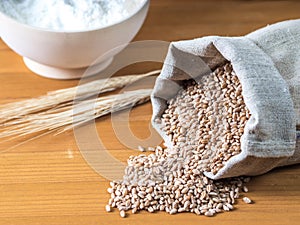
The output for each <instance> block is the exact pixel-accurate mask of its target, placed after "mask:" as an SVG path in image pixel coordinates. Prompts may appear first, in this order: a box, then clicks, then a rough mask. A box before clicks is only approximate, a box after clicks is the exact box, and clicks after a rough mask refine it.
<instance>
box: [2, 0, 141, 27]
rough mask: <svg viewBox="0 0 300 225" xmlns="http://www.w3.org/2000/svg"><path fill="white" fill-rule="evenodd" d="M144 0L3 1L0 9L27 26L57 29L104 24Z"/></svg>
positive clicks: (127, 14) (133, 9) (128, 13)
mask: <svg viewBox="0 0 300 225" xmlns="http://www.w3.org/2000/svg"><path fill="white" fill-rule="evenodd" d="M143 2H145V0H46V1H41V0H5V1H0V10H1V11H2V12H3V13H5V14H6V15H8V16H10V17H12V18H14V19H16V20H18V21H20V22H22V23H25V24H28V25H31V26H35V27H40V28H48V29H52V30H57V31H79V30H86V29H94V28H100V27H104V26H106V25H110V24H113V23H115V22H118V21H120V20H122V18H125V17H127V16H129V15H131V14H133V13H134V12H135V11H136V10H137V9H138V7H139V6H141V4H142V3H143Z"/></svg>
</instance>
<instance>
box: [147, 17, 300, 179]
mask: <svg viewBox="0 0 300 225" xmlns="http://www.w3.org/2000/svg"><path fill="white" fill-rule="evenodd" d="M226 60H228V61H230V62H231V64H232V66H233V69H234V70H235V72H236V74H237V76H238V77H239V79H240V82H241V85H242V87H243V93H242V94H243V97H244V100H245V103H246V106H247V107H248V109H249V110H250V112H251V118H250V119H249V121H248V122H247V124H246V127H245V132H244V135H243V136H242V139H241V149H242V152H241V153H240V154H238V155H236V156H233V157H232V158H231V159H229V161H227V163H226V165H225V166H224V167H223V168H222V169H221V170H219V172H218V173H217V174H216V175H213V174H212V173H206V175H207V176H208V177H210V178H212V179H219V178H225V177H233V176H240V175H258V174H263V173H265V172H267V171H269V170H271V169H273V168H275V167H278V166H283V165H290V164H296V163H300V131H297V130H296V126H297V128H298V130H300V128H299V127H300V20H291V21H285V22H281V23H277V24H274V25H271V26H267V27H265V28H262V29H260V30H257V31H255V32H253V33H250V34H248V35H246V36H243V37H218V36H210V37H203V38H199V39H195V40H189V41H179V42H173V43H171V44H170V47H169V51H168V54H167V57H166V59H165V62H164V66H163V69H162V72H161V74H160V76H159V77H158V78H157V80H156V83H155V87H154V92H153V94H152V96H151V100H152V105H153V117H152V124H153V126H154V127H155V128H156V130H157V131H158V132H159V133H160V135H161V136H162V137H163V138H164V140H165V142H166V144H167V145H168V146H169V147H171V146H170V145H171V142H170V140H169V139H168V137H167V135H166V134H165V133H164V132H163V130H162V123H161V115H162V113H163V111H164V110H165V109H166V104H167V100H168V99H170V98H172V97H174V96H175V95H176V93H177V92H178V90H179V89H180V88H181V83H182V82H183V81H184V80H188V79H191V78H197V77H199V76H203V75H204V74H207V73H208V72H210V71H212V70H214V69H215V68H216V67H217V66H218V65H221V64H223V63H224V62H225V61H226ZM296 140H297V141H296ZM296 142H297V145H296Z"/></svg>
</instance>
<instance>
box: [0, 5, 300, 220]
mask: <svg viewBox="0 0 300 225" xmlns="http://www.w3.org/2000/svg"><path fill="white" fill-rule="evenodd" d="M298 17H300V1H250V0H249V1H199V0H185V1H183V0H181V1H175V0H152V1H151V6H150V11H149V14H148V17H147V20H146V22H145V24H144V26H143V27H142V29H141V30H140V32H139V33H138V35H137V36H136V38H135V40H164V41H172V40H181V39H191V38H195V37H200V36H205V35H243V34H246V33H248V32H250V31H252V30H254V29H257V28H260V27H262V26H265V25H267V24H271V23H274V22H277V21H281V20H286V19H293V18H298ZM149 69H151V65H148V66H147V67H144V68H142V67H137V68H136V69H133V68H132V69H128V70H127V72H128V71H129V72H143V71H146V70H149ZM77 83H78V81H76V80H75V81H74V80H73V81H57V80H50V79H45V78H42V77H39V76H37V75H35V74H34V73H32V72H30V71H29V70H28V69H27V68H26V67H25V65H24V64H23V61H22V58H21V57H20V56H19V55H17V54H16V53H14V52H13V51H12V50H10V49H9V48H8V47H7V46H6V45H5V44H4V43H3V42H2V41H1V42H0V90H1V92H0V101H1V103H4V102H11V101H17V100H21V99H25V98H30V97H37V96H39V95H42V94H45V93H46V92H47V91H50V90H56V89H60V88H66V87H71V86H75V85H76V84H77ZM150 117H151V104H150V103H148V104H145V105H142V106H139V107H137V108H135V109H133V110H132V112H131V117H130V118H131V119H130V126H131V128H132V130H133V132H134V133H135V135H136V136H138V137H140V138H146V137H147V136H148V135H149V130H148V126H149V120H150ZM96 125H97V130H98V133H99V137H100V138H101V140H102V141H103V143H104V144H105V146H106V147H107V148H108V149H109V151H110V153H111V154H112V155H113V156H115V157H116V158H118V159H119V160H120V161H123V162H125V161H126V159H127V157H128V156H129V155H131V154H137V153H136V152H135V151H133V150H129V149H127V148H126V147H125V146H123V145H122V143H120V142H119V141H118V139H117V138H116V137H115V133H114V131H113V129H112V125H111V120H110V117H109V116H107V117H105V118H103V119H100V120H98V121H97V122H96ZM120 126H122V123H120ZM19 141H20V140H19ZM17 143H18V141H8V142H4V143H1V144H0V148H1V155H0V224H5V225H10V224H13V225H22V224H28V225H29V224H30V225H35V224H45V225H46V224H47V225H50V224H53V225H54V224H55V225H61V224H81V225H84V224H86V225H94V224H99V225H100V224H101V225H103V224H128V225H132V224H186V225H188V224H203V225H205V224H244V225H246V224H272V225H276V224H278V225H285V224H299V223H300V222H299V221H300V165H295V166H291V167H286V168H279V169H275V170H273V171H271V172H269V173H268V174H265V175H262V176H258V177H255V178H253V179H252V181H251V182H250V184H249V189H250V192H249V194H248V196H249V197H251V198H252V199H253V200H254V201H255V204H252V205H246V204H244V203H243V202H242V201H239V202H238V204H237V205H236V209H235V210H234V211H232V212H229V213H222V214H218V215H217V216H215V217H213V218H206V217H204V216H196V215H194V214H189V213H183V214H177V215H173V216H171V215H168V214H166V213H161V212H160V213H155V214H150V213H146V212H141V213H139V214H136V215H130V216H129V217H128V218H126V219H122V218H120V217H119V215H118V213H117V212H116V211H115V212H113V213H109V214H108V213H106V212H105V210H104V206H105V204H106V202H107V200H108V198H109V195H108V194H107V193H106V189H107V187H108V180H106V179H105V178H103V177H102V176H101V175H99V174H98V173H96V172H95V171H94V170H93V168H91V167H90V166H89V165H88V164H87V162H86V161H85V160H84V159H83V157H82V155H81V153H80V151H79V149H78V147H77V145H76V141H75V138H74V135H73V133H72V132H68V133H65V134H61V135H59V136H55V137H54V136H52V135H46V136H44V137H41V138H39V139H36V140H33V141H31V142H28V143H25V144H23V145H21V146H18V147H15V148H12V149H9V150H7V149H8V148H10V147H11V146H13V145H16V144H17ZM5 150H7V151H5Z"/></svg>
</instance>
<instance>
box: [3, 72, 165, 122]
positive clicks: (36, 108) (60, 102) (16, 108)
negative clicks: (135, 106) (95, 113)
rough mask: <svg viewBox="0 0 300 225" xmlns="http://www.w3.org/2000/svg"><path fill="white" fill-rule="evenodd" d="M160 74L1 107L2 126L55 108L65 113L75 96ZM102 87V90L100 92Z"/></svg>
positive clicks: (103, 81) (99, 82)
mask: <svg viewBox="0 0 300 225" xmlns="http://www.w3.org/2000/svg"><path fill="white" fill-rule="evenodd" d="M159 72H160V70H156V71H152V72H149V73H145V74H139V75H126V76H119V77H113V78H109V79H100V80H95V81H91V82H89V83H86V84H82V85H80V86H78V87H71V88H66V89H61V90H56V91H52V92H49V93H47V95H44V96H40V97H38V98H32V99H27V100H23V101H19V102H12V103H7V104H4V105H1V106H0V124H1V125H3V123H5V122H7V121H10V120H14V119H18V118H21V117H23V116H25V115H29V114H33V113H37V112H41V111H45V110H51V109H53V108H61V111H62V112H63V111H64V110H65V108H64V107H66V106H70V105H72V102H73V100H74V97H75V96H76V97H77V98H78V97H80V98H87V97H89V96H93V95H96V94H100V93H104V92H108V91H113V90H116V89H118V88H121V87H124V86H126V85H127V84H131V83H133V82H135V81H137V80H140V79H142V78H144V77H147V76H151V75H155V74H158V73H159ZM100 87H101V89H100V90H99V88H100ZM38 115H40V114H38ZM37 119H38V118H37Z"/></svg>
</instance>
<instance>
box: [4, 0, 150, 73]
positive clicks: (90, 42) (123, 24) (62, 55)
mask: <svg viewBox="0 0 300 225" xmlns="http://www.w3.org/2000/svg"><path fill="white" fill-rule="evenodd" d="M148 8H149V0H145V1H144V2H143V3H142V5H141V6H140V7H139V8H138V9H137V11H136V12H135V13H133V14H132V15H130V16H129V17H126V18H124V19H123V20H122V21H119V22H117V23H115V24H112V25H109V26H106V27H101V28H99V29H91V30H85V31H78V32H77V31H76V32H61V31H52V30H49V29H41V28H37V27H32V26H29V25H26V24H23V23H20V22H18V21H16V20H14V19H12V18H10V17H8V16H6V15H5V14H4V13H1V12H0V36H1V38H2V39H3V41H4V42H5V43H6V44H7V45H8V46H9V47H10V48H11V49H13V50H14V51H15V52H16V53H18V54H19V55H21V56H23V58H24V62H25V64H26V65H27V67H28V68H29V69H30V70H32V71H33V72H35V73H37V74H39V75H41V76H45V77H49V78H55V79H75V78H80V77H81V76H82V75H83V74H84V73H85V71H86V69H87V67H89V66H91V65H92V64H93V62H94V61H95V60H96V59H97V62H100V63H98V64H96V65H93V68H92V69H91V68H89V70H88V71H90V73H91V74H85V76H87V75H93V74H95V73H97V72H99V71H101V70H103V69H105V68H106V67H107V66H108V65H109V64H110V63H111V62H112V59H113V56H114V55H116V54H117V53H118V52H119V51H121V48H118V49H117V50H115V51H111V50H112V49H115V48H116V47H119V46H124V47H125V46H126V44H128V43H129V42H130V41H131V40H132V39H133V38H134V36H135V35H136V34H137V32H138V31H139V29H140V28H141V26H142V24H143V22H144V20H145V17H146V15H147V11H148ZM101 57H102V58H101ZM99 58H100V59H101V60H100V61H99Z"/></svg>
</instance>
